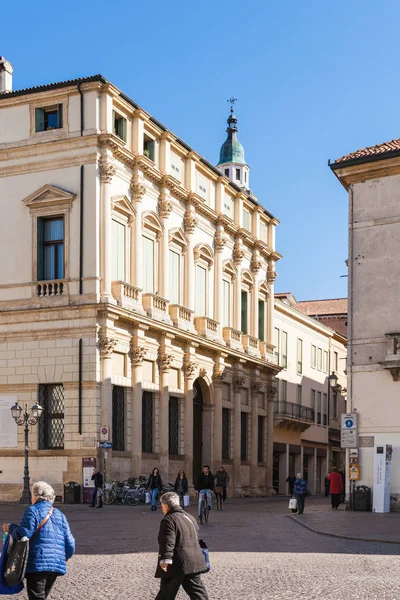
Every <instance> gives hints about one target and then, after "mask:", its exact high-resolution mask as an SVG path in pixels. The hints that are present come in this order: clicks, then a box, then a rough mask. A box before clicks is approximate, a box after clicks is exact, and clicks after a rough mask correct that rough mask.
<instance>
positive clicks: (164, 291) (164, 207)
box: [158, 185, 172, 298]
mask: <svg viewBox="0 0 400 600" xmlns="http://www.w3.org/2000/svg"><path fill="white" fill-rule="evenodd" d="M171 211H172V202H171V200H170V198H169V194H168V190H167V188H166V186H165V185H161V188H160V197H159V199H158V214H159V215H160V219H161V223H162V225H163V232H162V236H161V243H160V248H161V260H160V265H159V276H158V284H159V285H158V293H159V295H160V296H162V297H163V298H168V297H169V285H168V276H169V272H168V262H169V260H168V258H169V254H168V251H169V238H168V236H169V229H168V218H169V215H170V214H171Z"/></svg>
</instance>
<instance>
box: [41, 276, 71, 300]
mask: <svg viewBox="0 0 400 600" xmlns="http://www.w3.org/2000/svg"><path fill="white" fill-rule="evenodd" d="M34 294H35V296H37V297H38V298H50V297H54V296H66V295H68V286H67V283H66V282H65V281H64V280H63V279H54V280H51V281H38V282H37V283H36V284H35V286H34Z"/></svg>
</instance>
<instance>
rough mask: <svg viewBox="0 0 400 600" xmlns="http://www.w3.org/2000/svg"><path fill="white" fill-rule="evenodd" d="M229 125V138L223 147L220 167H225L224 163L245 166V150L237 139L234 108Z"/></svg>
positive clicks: (220, 154)
mask: <svg viewBox="0 0 400 600" xmlns="http://www.w3.org/2000/svg"><path fill="white" fill-rule="evenodd" d="M227 123H228V129H227V130H226V132H227V134H228V137H227V138H226V140H225V142H224V143H223V144H222V146H221V150H220V153H219V163H218V165H223V164H224V163H238V164H242V165H245V164H246V161H245V158H244V148H243V146H242V144H241V143H240V142H239V140H238V139H237V137H236V133H237V126H236V125H237V118H236V117H235V115H234V113H233V107H232V108H231V114H230V115H229V118H228V120H227Z"/></svg>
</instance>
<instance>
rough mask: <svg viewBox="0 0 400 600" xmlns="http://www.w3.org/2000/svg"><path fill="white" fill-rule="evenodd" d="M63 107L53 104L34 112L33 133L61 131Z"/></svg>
mask: <svg viewBox="0 0 400 600" xmlns="http://www.w3.org/2000/svg"><path fill="white" fill-rule="evenodd" d="M62 111H63V105H62V104H55V105H54V106H47V107H46V108H36V110H35V125H36V127H35V131H36V132H39V131H50V130H51V129H61V128H62V126H63V112H62Z"/></svg>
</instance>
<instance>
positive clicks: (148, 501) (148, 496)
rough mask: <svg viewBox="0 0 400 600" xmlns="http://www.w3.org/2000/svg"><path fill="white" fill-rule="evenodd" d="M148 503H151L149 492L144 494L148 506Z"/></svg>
mask: <svg viewBox="0 0 400 600" xmlns="http://www.w3.org/2000/svg"><path fill="white" fill-rule="evenodd" d="M150 502H151V494H150V492H146V498H145V503H146V504H150Z"/></svg>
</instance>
